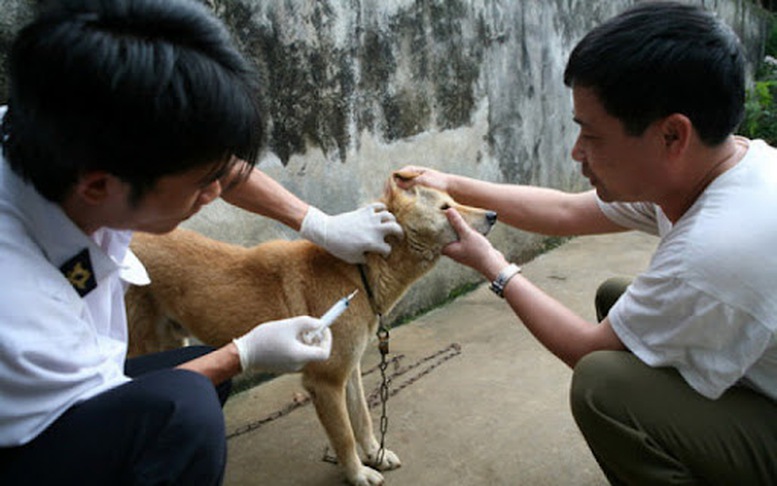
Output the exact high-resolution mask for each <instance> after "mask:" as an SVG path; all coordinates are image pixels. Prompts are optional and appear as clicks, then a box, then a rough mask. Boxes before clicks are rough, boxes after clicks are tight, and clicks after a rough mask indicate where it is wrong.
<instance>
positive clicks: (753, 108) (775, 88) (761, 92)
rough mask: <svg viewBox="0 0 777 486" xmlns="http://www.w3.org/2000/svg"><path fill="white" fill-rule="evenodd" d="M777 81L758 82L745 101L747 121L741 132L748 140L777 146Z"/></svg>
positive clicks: (744, 122) (741, 127)
mask: <svg viewBox="0 0 777 486" xmlns="http://www.w3.org/2000/svg"><path fill="white" fill-rule="evenodd" d="M775 99H777V80H775V79H766V80H762V81H756V83H755V85H754V86H753V88H752V89H750V90H749V91H748V94H747V100H746V101H745V119H744V121H743V122H742V125H741V126H740V130H739V132H740V133H741V134H742V135H744V136H745V137H748V138H752V139H755V138H762V139H764V140H766V142H767V143H769V144H770V145H777V107H775Z"/></svg>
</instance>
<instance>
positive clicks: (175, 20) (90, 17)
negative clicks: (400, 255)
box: [0, 0, 401, 485]
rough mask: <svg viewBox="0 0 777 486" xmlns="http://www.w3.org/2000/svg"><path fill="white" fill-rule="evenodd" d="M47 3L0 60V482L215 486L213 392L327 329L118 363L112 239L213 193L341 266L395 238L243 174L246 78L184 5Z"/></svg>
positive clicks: (225, 46)
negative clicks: (2, 84) (2, 70)
mask: <svg viewBox="0 0 777 486" xmlns="http://www.w3.org/2000/svg"><path fill="white" fill-rule="evenodd" d="M51 3H52V4H54V6H53V7H52V8H51V9H50V10H47V11H46V12H44V13H42V15H41V16H40V17H39V18H38V19H37V20H36V21H34V22H33V23H32V24H30V25H29V26H27V27H25V28H24V29H23V30H22V31H21V32H20V34H19V36H18V37H17V39H16V40H15V42H14V44H13V46H12V49H11V53H10V63H9V66H10V69H9V73H10V80H9V81H10V97H9V103H8V107H7V109H6V108H5V107H3V108H2V109H0V117H1V118H2V130H1V131H0V136H1V137H2V138H1V141H2V155H1V156H0V268H2V269H3V275H4V278H3V279H0V299H2V300H0V484H3V485H6V484H7V485H11V484H30V485H39V484H74V485H108V484H111V485H113V484H185V485H194V484H196V485H206V484H218V483H220V482H221V479H222V477H223V472H224V466H225V457H226V440H225V434H224V420H223V415H222V412H221V406H222V405H223V403H224V401H225V400H226V399H227V396H228V393H229V388H230V381H229V380H230V378H231V377H232V376H234V375H236V374H238V373H240V372H242V371H244V370H248V369H263V370H268V371H292V370H298V369H299V368H301V367H302V366H303V365H304V364H305V363H307V362H310V361H316V360H324V359H327V358H328V356H329V353H330V349H331V334H330V333H329V331H328V330H327V331H325V333H324V339H323V340H322V341H321V343H319V344H315V345H308V344H305V343H303V342H302V341H301V339H300V336H301V335H302V333H304V332H306V331H308V330H312V329H316V328H318V327H319V320H318V319H316V318H312V317H308V316H300V317H295V318H291V319H286V320H283V321H276V322H271V323H265V324H263V325H261V326H257V327H256V328H254V330H252V331H251V332H249V333H248V334H246V335H245V336H242V337H240V338H238V339H236V340H235V341H234V342H233V343H230V344H229V345H227V346H224V347H223V348H220V349H217V350H213V349H211V348H208V347H204V346H199V347H190V348H184V349H181V350H174V351H171V352H167V353H161V354H156V355H149V356H143V357H140V358H136V359H133V360H130V361H128V362H126V363H125V358H126V351H127V327H126V326H127V323H126V317H125V311H124V299H123V295H124V290H125V289H126V286H127V285H129V284H137V285H142V284H145V283H148V276H147V274H146V272H145V269H144V268H143V265H142V264H141V262H139V261H138V260H137V258H136V257H135V256H134V255H133V254H132V252H131V251H130V250H129V248H128V245H129V242H130V239H131V236H132V231H134V230H138V231H146V232H151V233H164V232H167V231H171V230H172V229H174V228H175V227H176V226H177V225H178V224H180V223H181V222H182V221H184V220H185V219H187V218H188V217H190V216H192V215H193V214H195V213H196V212H197V211H198V210H199V209H200V208H201V207H202V206H203V205H205V204H208V203H209V202H211V201H213V200H214V199H215V198H217V197H219V196H223V197H224V198H225V199H226V200H228V201H229V202H232V203H234V204H236V205H238V206H240V207H243V208H245V209H247V210H250V211H253V212H256V213H259V214H262V215H265V216H269V217H272V218H274V219H277V220H279V221H281V222H283V223H285V224H287V225H289V226H290V227H292V228H294V229H296V230H299V231H300V232H301V234H302V236H303V237H306V238H309V239H311V240H313V241H314V242H316V243H318V244H320V245H322V246H323V247H325V248H326V249H327V250H329V251H330V252H331V253H333V254H334V255H336V256H338V257H340V258H343V259H345V260H347V261H350V262H359V261H362V260H363V258H364V252H366V251H375V252H381V253H384V254H385V253H387V252H389V251H390V248H389V247H388V246H387V245H386V243H385V241H384V237H385V236H387V235H388V234H400V233H401V228H400V227H399V226H398V225H397V224H396V221H395V220H394V218H393V216H392V215H391V214H390V213H388V212H387V211H385V208H382V207H380V206H379V205H372V206H367V207H365V208H361V209H358V210H356V211H352V212H349V213H344V214H340V215H337V216H328V215H326V214H324V213H322V212H321V211H319V210H317V209H316V208H313V207H311V206H309V205H307V204H306V203H304V202H302V201H301V200H299V199H298V198H296V197H294V196H293V195H291V194H290V193H289V192H288V191H286V190H284V189H283V188H282V187H281V186H280V185H279V184H278V183H276V182H275V181H273V180H272V179H270V178H269V177H267V176H266V175H264V174H263V173H261V172H260V171H258V170H255V169H253V164H254V163H255V161H256V160H257V158H258V153H259V151H260V149H261V147H262V143H263V137H264V133H263V130H264V124H263V121H264V120H263V116H264V115H263V113H261V112H260V109H259V103H258V102H257V96H258V95H259V91H258V90H259V85H258V81H259V78H258V76H257V75H256V73H255V72H253V71H252V69H250V67H249V65H248V63H247V62H246V60H245V59H244V58H243V57H242V56H241V54H240V53H239V52H238V51H237V50H236V49H235V47H234V46H233V45H232V43H231V41H230V39H229V36H228V34H227V32H226V30H225V29H224V27H223V26H222V25H221V24H220V22H218V20H217V19H216V18H215V17H214V16H213V15H212V14H211V13H210V12H209V11H208V10H207V9H206V8H205V7H203V6H202V5H201V4H199V3H197V2H194V1H189V0H105V1H95V2H92V1H87V0H73V1H70V0H67V1H62V2H51ZM222 191H223V192H222ZM252 298H261V296H252ZM256 324H260V323H258V322H257V323H256Z"/></svg>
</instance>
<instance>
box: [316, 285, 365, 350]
mask: <svg viewBox="0 0 777 486" xmlns="http://www.w3.org/2000/svg"><path fill="white" fill-rule="evenodd" d="M358 292H359V289H356V290H354V291H353V292H351V293H350V294H349V295H347V296H345V297H343V298H342V299H340V300H338V301H337V302H335V305H333V306H332V307H330V308H329V310H328V311H326V312H325V313H324V315H323V316H321V319H319V320H320V321H321V327H319V328H318V329H316V330H315V331H308V332H306V333H305V334H304V335H303V336H302V340H303V341H304V342H305V343H306V344H314V343H317V342H319V341H320V340H321V337H322V336H321V334H322V333H323V332H324V329H326V328H327V327H329V326H331V325H332V323H333V322H335V320H337V318H338V317H340V316H341V315H342V313H343V312H345V310H346V309H347V308H348V306H349V305H351V299H353V297H354V296H355V295H356V294H357V293H358Z"/></svg>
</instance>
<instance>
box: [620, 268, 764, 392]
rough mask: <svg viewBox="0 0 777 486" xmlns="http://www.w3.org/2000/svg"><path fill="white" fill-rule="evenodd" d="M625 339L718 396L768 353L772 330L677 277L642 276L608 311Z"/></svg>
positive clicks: (649, 360)
mask: <svg viewBox="0 0 777 486" xmlns="http://www.w3.org/2000/svg"><path fill="white" fill-rule="evenodd" d="M609 319H610V323H611V324H612V328H613V330H614V331H615V333H616V334H617V335H618V337H619V338H620V339H621V341H622V342H623V344H624V345H625V346H626V347H627V348H628V349H629V350H631V351H632V352H633V353H634V354H635V355H636V356H637V357H639V358H640V359H641V360H642V361H644V362H645V363H646V364H648V365H649V366H654V367H661V366H671V367H673V368H676V369H677V370H678V371H679V372H680V374H681V375H682V376H683V378H685V380H686V381H687V382H688V384H689V385H690V386H691V387H693V388H694V389H695V390H696V391H698V392H699V393H701V394H702V395H704V396H706V397H708V398H711V399H715V398H718V397H719V396H720V395H721V394H723V392H724V391H725V390H726V389H727V388H729V387H730V386H732V385H734V384H735V383H736V382H737V381H739V380H740V379H741V378H742V377H744V375H745V373H747V371H748V369H749V368H750V367H751V366H752V365H753V364H754V363H755V362H756V361H757V360H758V359H759V358H760V357H761V356H762V355H763V353H764V351H765V350H766V348H767V347H768V345H769V343H770V341H771V339H772V333H771V332H770V331H769V330H768V329H767V327H766V326H764V325H763V324H762V323H760V322H759V321H757V320H756V319H755V318H754V317H753V316H752V315H750V314H748V313H747V312H744V311H742V310H740V309H737V308H735V307H733V306H730V305H728V304H726V303H723V302H721V301H720V300H719V299H716V298H714V297H713V296H711V295H709V294H708V293H706V292H703V291H701V290H699V289H698V288H695V287H694V286H693V285H691V284H689V283H687V282H685V281H683V280H682V279H680V278H677V277H674V278H673V277H667V276H660V275H655V274H651V273H650V272H648V273H646V274H643V275H640V276H639V277H637V278H636V279H635V280H634V281H633V282H632V284H631V285H630V286H629V288H628V289H627V291H626V292H625V293H624V294H623V296H622V297H621V298H620V299H619V300H618V301H617V302H616V304H615V305H614V306H613V308H612V309H611V310H610V313H609Z"/></svg>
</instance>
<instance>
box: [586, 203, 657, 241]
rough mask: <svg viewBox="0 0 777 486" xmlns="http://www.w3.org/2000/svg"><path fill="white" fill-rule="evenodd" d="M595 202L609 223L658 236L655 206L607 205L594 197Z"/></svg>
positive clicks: (643, 204)
mask: <svg viewBox="0 0 777 486" xmlns="http://www.w3.org/2000/svg"><path fill="white" fill-rule="evenodd" d="M596 202H597V203H598V204H599V208H600V209H601V210H602V212H603V213H604V215H605V216H607V218H609V219H610V221H612V222H614V223H617V224H619V225H621V226H623V227H624V228H629V229H634V230H638V231H642V232H645V233H648V234H651V235H656V236H658V234H659V229H658V216H657V214H656V211H657V209H656V206H655V205H654V204H651V203H607V202H604V201H602V200H601V199H599V197H598V196H597V197H596Z"/></svg>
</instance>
